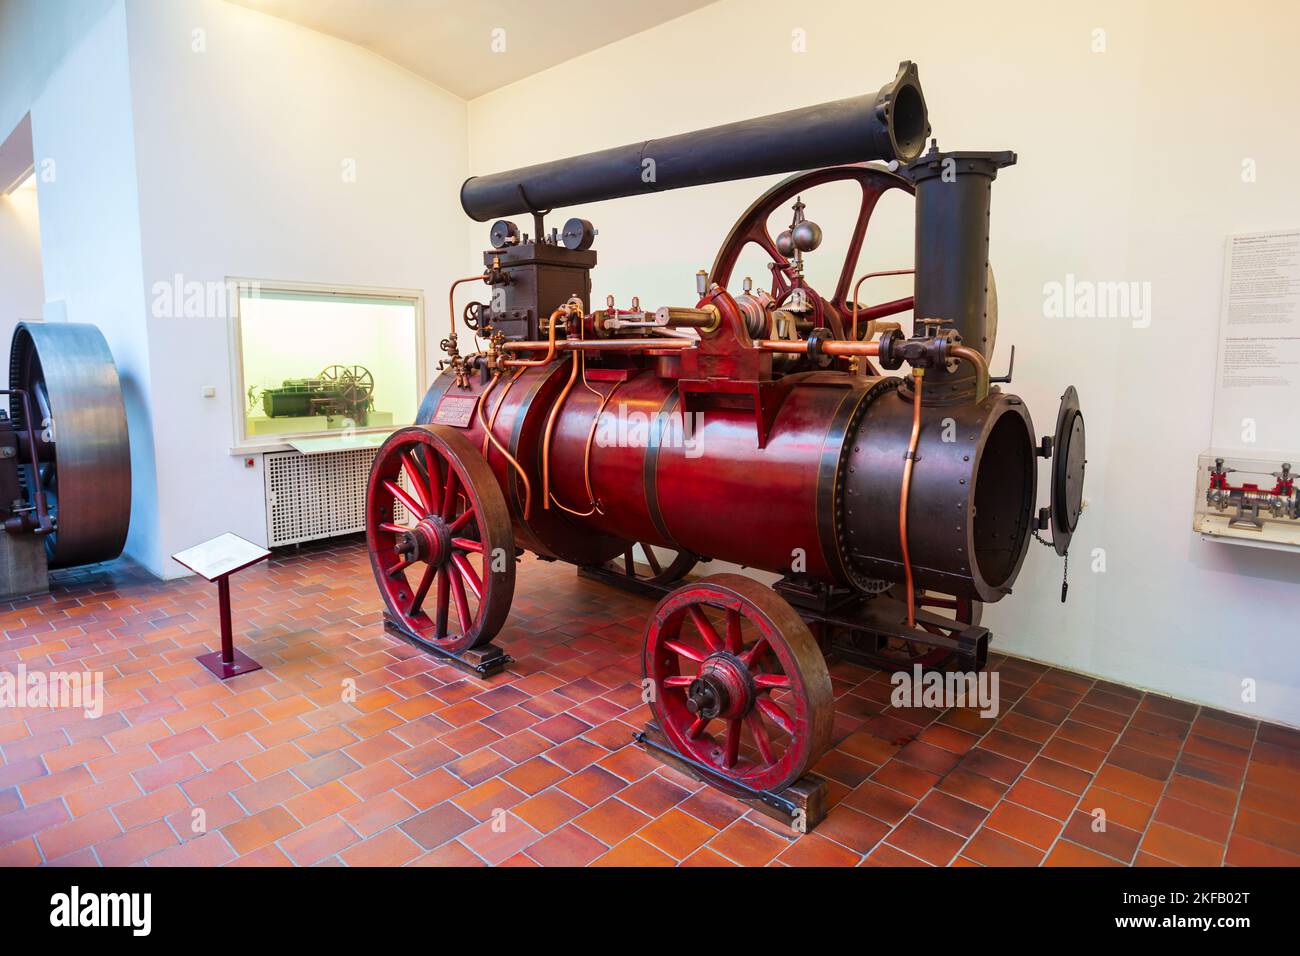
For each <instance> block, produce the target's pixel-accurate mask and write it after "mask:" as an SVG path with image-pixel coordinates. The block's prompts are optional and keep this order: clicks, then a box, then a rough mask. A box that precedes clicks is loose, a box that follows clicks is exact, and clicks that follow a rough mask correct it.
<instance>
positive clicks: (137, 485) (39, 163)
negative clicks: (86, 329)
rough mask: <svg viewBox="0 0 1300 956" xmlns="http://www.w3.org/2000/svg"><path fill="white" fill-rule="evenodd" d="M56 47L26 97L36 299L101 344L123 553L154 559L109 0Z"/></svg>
mask: <svg viewBox="0 0 1300 956" xmlns="http://www.w3.org/2000/svg"><path fill="white" fill-rule="evenodd" d="M50 6H56V5H50ZM65 53H66V55H65V56H64V57H63V58H62V60H61V61H60V63H59V65H58V66H57V68H55V69H54V70H53V72H52V73H51V74H50V76H49V77H48V79H47V81H46V82H45V84H44V86H43V88H42V89H41V91H40V93H39V94H38V95H37V96H36V98H35V100H34V101H33V102H32V104H31V113H32V148H33V155H34V156H35V160H36V167H37V170H38V176H37V191H38V196H39V200H38V202H39V206H40V234H41V242H42V249H41V263H42V266H43V271H44V284H45V297H46V299H47V300H48V301H50V302H61V303H62V306H61V307H60V308H59V309H58V310H57V311H59V312H60V313H61V314H62V317H65V318H66V319H67V320H68V321H70V322H89V323H92V324H94V325H97V326H99V328H100V330H101V331H102V332H103V333H104V337H105V338H106V339H107V340H108V344H109V347H110V348H111V349H112V351H113V357H114V360H115V361H116V363H117V369H118V374H119V376H120V378H121V380H122V390H123V394H124V398H125V400H126V413H127V426H128V428H129V430H130V439H131V481H132V500H131V530H130V533H129V534H128V536H127V543H126V553H127V554H128V555H130V556H131V557H133V558H135V559H136V560H137V561H140V562H141V563H142V564H144V565H145V566H146V567H150V568H155V567H156V566H157V553H158V542H159V533H158V532H159V527H160V516H159V514H158V509H157V508H156V506H155V501H156V496H157V483H156V477H155V476H156V468H155V465H154V436H153V432H152V429H151V426H150V422H151V410H152V407H153V400H152V394H151V392H152V389H151V382H150V349H149V342H148V340H147V338H146V329H145V323H144V316H145V301H144V295H143V290H142V289H141V286H140V274H141V252H140V215H139V194H138V192H137V190H136V153H135V141H134V138H133V136H132V128H131V87H130V79H129V75H128V73H127V62H126V61H127V54H126V16H125V12H124V8H123V4H122V2H121V0H118V2H117V3H115V4H111V5H108V7H107V9H106V10H105V11H104V12H103V14H102V16H101V17H100V19H99V20H98V21H96V22H95V23H94V24H93V25H91V26H90V27H89V29H88V30H87V31H86V32H84V33H82V34H80V39H78V40H77V41H75V42H73V44H72V46H71V47H70V48H69V49H68V50H67V51H65Z"/></svg>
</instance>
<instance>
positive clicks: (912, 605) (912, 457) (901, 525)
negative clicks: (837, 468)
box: [898, 368, 925, 627]
mask: <svg viewBox="0 0 1300 956" xmlns="http://www.w3.org/2000/svg"><path fill="white" fill-rule="evenodd" d="M924 378H925V369H923V368H914V369H912V393H913V399H912V436H911V437H910V438H909V439H908V441H907V456H906V457H905V458H904V459H903V485H902V487H901V488H900V489H899V492H898V544H899V548H900V550H901V551H902V552H903V580H904V582H905V583H906V585H907V626H908V627H916V588H915V585H914V584H913V582H912V556H911V554H910V553H909V552H908V550H907V499H908V496H909V494H910V493H911V490H912V465H913V464H915V462H916V446H917V444H918V443H919V442H920V440H921V382H922V380H924Z"/></svg>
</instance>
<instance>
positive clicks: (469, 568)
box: [451, 554, 483, 601]
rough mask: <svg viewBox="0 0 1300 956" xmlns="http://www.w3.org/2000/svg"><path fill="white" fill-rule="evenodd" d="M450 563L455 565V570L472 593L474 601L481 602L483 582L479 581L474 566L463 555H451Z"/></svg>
mask: <svg viewBox="0 0 1300 956" xmlns="http://www.w3.org/2000/svg"><path fill="white" fill-rule="evenodd" d="M451 561H452V563H453V564H454V565H456V570H457V571H459V572H460V576H461V578H463V579H464V582H465V586H466V587H467V588H469V589H470V590H471V591H473V592H474V598H475V599H476V600H479V601H481V600H483V582H482V581H480V580H479V577H478V573H477V572H476V571H475V570H474V566H473V565H472V564H470V563H469V559H468V558H467V557H465V555H463V554H453V555H452V556H451Z"/></svg>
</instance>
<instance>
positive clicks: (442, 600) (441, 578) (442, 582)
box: [434, 567, 451, 640]
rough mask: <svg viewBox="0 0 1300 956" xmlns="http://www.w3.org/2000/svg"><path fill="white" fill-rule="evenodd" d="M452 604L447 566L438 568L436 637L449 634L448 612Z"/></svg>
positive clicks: (438, 638)
mask: <svg viewBox="0 0 1300 956" xmlns="http://www.w3.org/2000/svg"><path fill="white" fill-rule="evenodd" d="M450 604H451V581H450V575H448V574H447V569H446V568H445V567H443V568H439V569H438V616H437V620H436V622H435V629H434V637H435V638H436V639H437V640H442V639H443V638H445V637H446V636H447V612H448V610H449V608H448V605H450Z"/></svg>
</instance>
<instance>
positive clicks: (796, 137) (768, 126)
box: [460, 60, 930, 222]
mask: <svg viewBox="0 0 1300 956" xmlns="http://www.w3.org/2000/svg"><path fill="white" fill-rule="evenodd" d="M929 132H930V124H929V120H928V118H927V113H926V107H925V96H924V94H923V93H922V92H921V81H920V79H919V78H918V76H917V71H916V65H915V64H914V63H912V62H911V61H910V60H905V61H904V62H903V63H901V64H900V65H899V68H898V75H897V76H895V77H894V79H893V80H892V81H891V82H889V83H887V84H885V85H884V86H883V87H881V89H880V91H879V92H877V93H873V94H868V95H865V96H855V97H850V98H848V99H843V100H835V101H834V102H831V103H822V104H820V105H818V106H808V107H804V108H802V109H797V110H789V111H787V112H784V113H774V114H772V115H771V116H760V117H758V118H756V119H751V120H744V121H743V122H739V123H728V124H727V125H725V126H714V127H711V128H709V129H704V130H697V131H696V132H693V133H682V134H680V135H677V136H669V137H666V138H664V139H652V140H648V141H646V142H644V143H633V144H630V145H627V146H619V147H615V148H614V149H604V150H600V151H598V152H594V153H586V154H584V155H582V156H573V157H570V158H568V159H559V160H555V161H553V162H549V163H539V164H537V165H535V166H526V167H523V168H520V169H512V170H509V171H507V172H502V173H493V174H492V175H489V176H472V177H470V178H469V179H467V180H466V181H465V184H464V185H463V186H461V190H460V204H461V207H462V208H463V209H464V210H465V212H466V213H467V214H468V215H469V216H470V217H471V218H472V219H476V220H478V221H479V222H483V221H485V220H488V219H492V218H493V217H496V216H509V215H517V214H520V213H526V212H535V211H539V210H545V209H552V208H556V207H561V206H572V205H576V204H578V203H584V202H599V201H601V200H605V199H619V198H621V197H623V196H634V195H638V194H641V193H651V192H663V191H664V190H668V189H681V188H682V187H684V186H701V185H704V184H706V183H721V182H728V181H730V180H733V179H748V178H750V177H753V176H766V175H770V174H773V173H788V172H793V171H795V170H800V169H815V168H817V167H821V166H835V165H839V164H841V163H857V162H865V161H867V160H895V159H896V160H898V161H900V162H903V163H907V162H911V161H912V160H913V159H915V158H916V157H917V156H919V155H920V154H921V150H922V149H923V148H924V147H925V138H926V136H927V135H929Z"/></svg>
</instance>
